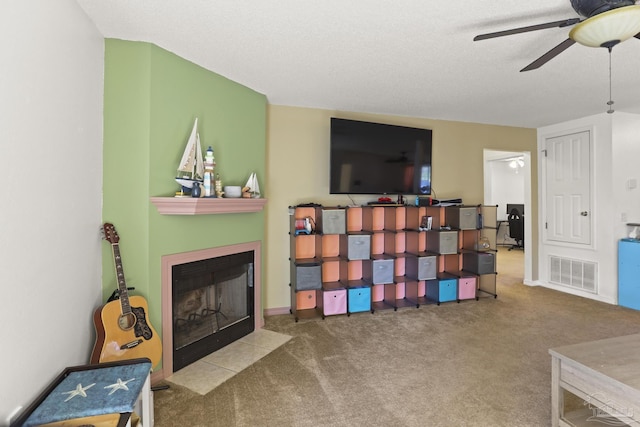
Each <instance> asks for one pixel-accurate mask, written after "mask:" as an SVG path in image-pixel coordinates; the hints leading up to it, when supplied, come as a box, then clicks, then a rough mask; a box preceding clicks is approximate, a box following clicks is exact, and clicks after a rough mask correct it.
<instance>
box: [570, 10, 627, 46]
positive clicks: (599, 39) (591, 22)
mask: <svg viewBox="0 0 640 427" xmlns="http://www.w3.org/2000/svg"><path fill="white" fill-rule="evenodd" d="M638 33H640V6H639V5H634V6H625V7H620V8H617V9H612V10H609V11H607V12H602V13H600V14H598V15H595V16H592V17H591V18H587V19H585V20H584V21H582V22H580V23H579V24H577V25H576V26H575V27H573V29H572V30H571V31H570V32H569V38H571V39H572V40H574V41H576V42H578V43H580V44H581V45H583V46H588V47H607V48H610V47H612V46H614V45H616V44H617V43H619V42H623V41H625V40H627V39H630V38H631V37H633V36H635V35H636V34H638Z"/></svg>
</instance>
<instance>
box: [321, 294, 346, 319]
mask: <svg viewBox="0 0 640 427" xmlns="http://www.w3.org/2000/svg"><path fill="white" fill-rule="evenodd" d="M322 301H323V303H324V304H323V310H322V314H324V315H325V316H332V315H334V314H346V312H347V290H346V289H337V290H335V291H324V292H323V295H322Z"/></svg>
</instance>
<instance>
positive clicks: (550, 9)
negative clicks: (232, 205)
mask: <svg viewBox="0 0 640 427" xmlns="http://www.w3.org/2000/svg"><path fill="white" fill-rule="evenodd" d="M77 1H78V3H79V4H80V6H81V7H82V8H83V9H84V10H85V11H86V13H87V14H88V15H89V16H90V18H91V19H92V20H93V21H94V22H95V24H96V26H97V28H98V29H99V31H100V32H101V33H102V34H103V36H104V37H107V38H118V39H125V40H134V41H145V42H150V43H154V44H156V45H158V46H160V47H162V48H164V49H166V50H168V51H171V52H173V53H175V54H177V55H179V56H181V57H183V58H185V59H188V60H190V61H192V62H194V63H196V64H198V65H200V66H202V67H204V68H207V69H209V70H211V71H214V72H216V73H218V74H221V75H223V76H225V77H227V78H229V79H231V80H233V81H236V82H238V83H241V84H243V85H245V86H247V87H250V88H252V89H254V90H256V91H258V92H260V93H263V94H265V95H266V96H267V99H268V102H269V103H270V104H277V105H289V106H300V107H313V108H323V109H330V110H339V111H358V112H369V113H380V114H391V115H402V116H414V117H426V118H432V119H442V120H456V121H465V122H477V123H488V124H498V125H507V126H520V127H532V128H536V127H540V126H545V125H549V124H553V123H559V122H563V121H567V120H570V119H574V118H579V117H584V116H588V115H592V114H599V113H604V112H605V111H606V110H607V109H608V106H607V105H606V102H607V101H608V100H609V55H608V52H607V50H606V49H603V48H588V47H584V46H581V45H579V44H575V45H573V46H572V47H570V48H569V49H568V50H566V51H565V52H563V53H562V54H560V55H559V56H558V57H556V58H554V59H552V60H551V61H550V62H548V63H547V64H545V65H544V66H542V67H541V68H540V69H538V70H534V71H528V72H523V73H522V72H520V71H519V70H520V69H522V68H523V67H524V66H526V65H528V64H529V63H530V62H532V61H533V60H534V59H536V58H538V57H539V56H540V55H542V54H543V53H545V52H546V51H548V50H549V49H551V48H552V47H554V46H556V45H557V44H558V43H560V42H562V41H563V40H565V39H566V38H567V37H568V33H569V30H570V28H552V29H546V30H541V31H536V32H531V33H526V34H518V35H512V36H509V37H503V38H498V39H491V40H484V41H478V42H474V41H473V37H474V36H475V35H477V34H481V33H487V32H493V31H499V30H503V29H508V28H513V27H520V26H526V25H532V24H539V23H544V22H549V21H556V20H561V19H567V18H573V17H577V16H578V15H577V14H576V13H575V12H574V10H573V9H572V8H571V5H570V3H569V0H538V1H528V2H522V1H520V2H514V1H513V0H474V1H451V0H445V1H437V2H436V1H425V0H396V1H391V0H349V1H344V0H325V1H322V2H319V1H310V0H277V1H276V0H259V1H248V0H110V1H104V0H77ZM639 70H640V40H638V39H635V38H632V39H630V40H628V41H626V42H624V43H621V44H620V45H618V46H616V47H615V48H614V49H613V53H612V74H613V83H612V91H613V100H614V101H615V104H614V108H615V109H616V110H617V111H625V112H631V113H640V72H639Z"/></svg>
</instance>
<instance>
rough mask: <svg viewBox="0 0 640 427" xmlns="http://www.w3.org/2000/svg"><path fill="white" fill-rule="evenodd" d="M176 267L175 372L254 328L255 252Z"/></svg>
mask: <svg viewBox="0 0 640 427" xmlns="http://www.w3.org/2000/svg"><path fill="white" fill-rule="evenodd" d="M171 271H172V275H171V282H172V290H171V292H172V310H173V312H172V319H173V371H174V372H175V371H178V370H179V369H181V368H184V367H185V366H187V365H189V364H191V363H193V362H195V361H196V360H199V359H201V358H203V357H205V356H207V355H208V354H211V353H213V352H214V351H216V350H219V349H220V348H222V347H224V346H226V345H228V344H230V343H232V342H233V341H236V340H238V339H240V338H242V337H244V336H245V335H247V334H249V333H251V332H253V330H254V328H255V318H254V316H255V314H254V299H255V295H254V280H255V278H254V251H247V252H240V253H235V254H231V255H224V256H220V257H215V258H208V259H203V260H198V261H193V262H188V263H184V264H178V265H174V266H173V267H172V268H171Z"/></svg>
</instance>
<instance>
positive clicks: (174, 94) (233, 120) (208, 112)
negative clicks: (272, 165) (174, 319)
mask: <svg viewBox="0 0 640 427" xmlns="http://www.w3.org/2000/svg"><path fill="white" fill-rule="evenodd" d="M266 114H267V100H266V97H265V96H264V95H262V94H260V93H257V92H255V91H253V90H251V89H249V88H247V87H245V86H242V85H240V84H238V83H235V82H233V81H231V80H229V79H227V78H225V77H222V76H220V75H218V74H215V73H213V72H211V71H208V70H206V69H204V68H202V67H200V66H198V65H195V64H193V63H192V62H189V61H187V60H185V59H183V58H180V57H178V56H176V55H175V54H173V53H170V52H168V51H166V50H163V49H161V48H159V47H157V46H155V45H152V44H148V43H141V42H129V41H123V40H115V39H107V40H105V82H104V153H103V156H104V172H103V173H104V175H103V210H102V212H103V221H104V222H109V223H113V224H114V226H115V228H116V231H117V232H118V235H119V238H120V241H119V245H120V252H121V255H122V263H123V267H124V272H125V278H126V281H127V285H128V286H130V287H131V286H133V287H135V291H132V292H131V294H132V295H142V296H144V297H145V298H146V299H147V301H148V303H149V311H150V313H149V320H150V321H151V323H152V325H153V326H154V328H155V329H156V331H157V332H158V333H159V334H161V335H162V325H161V319H162V318H161V309H162V298H161V257H162V256H163V255H167V254H174V253H180V252H187V251H193V250H198V249H204V248H211V247H218V246H226V245H231V244H236V243H244V242H250V241H261V242H263V245H262V247H263V250H262V252H263V253H264V249H265V248H264V228H265V215H264V211H261V212H258V213H240V214H215V215H160V214H159V213H158V211H157V210H156V208H155V206H154V205H153V204H152V203H151V202H150V200H149V198H150V197H156V196H173V195H174V194H175V192H176V191H177V190H179V187H178V184H177V183H176V182H175V180H174V178H175V175H176V173H177V170H176V169H177V165H178V162H179V161H180V158H181V156H182V152H183V150H184V147H185V144H186V141H187V138H188V137H189V134H190V132H191V129H192V127H193V122H194V120H195V118H196V117H197V118H198V128H199V132H200V140H201V144H202V148H203V150H206V149H207V147H208V146H211V147H212V148H213V150H214V155H215V158H216V163H217V166H216V172H218V173H220V177H221V179H222V181H223V185H244V183H245V182H246V180H247V179H248V177H249V174H250V173H251V172H256V174H257V177H258V181H259V183H260V189H261V190H262V192H263V196H264V190H265V164H266V160H265V158H266V157H265V156H266ZM102 262H103V277H102V287H103V296H104V298H105V301H106V298H108V297H109V295H111V292H113V290H114V289H115V288H116V287H117V282H116V279H115V270H114V263H113V255H112V252H111V248H110V245H109V244H108V243H105V244H104V250H103V260H102ZM262 265H264V262H262ZM263 271H264V269H263ZM262 276H263V277H262V278H261V281H262V282H263V283H264V280H263V278H264V272H263V274H262Z"/></svg>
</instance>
